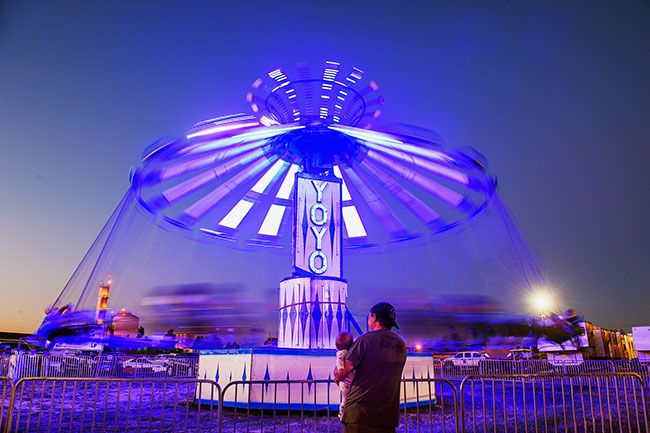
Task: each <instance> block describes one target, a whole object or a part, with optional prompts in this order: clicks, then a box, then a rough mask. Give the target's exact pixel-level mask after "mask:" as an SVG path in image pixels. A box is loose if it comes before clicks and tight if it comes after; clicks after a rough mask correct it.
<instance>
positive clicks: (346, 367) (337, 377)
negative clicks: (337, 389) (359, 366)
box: [334, 359, 354, 383]
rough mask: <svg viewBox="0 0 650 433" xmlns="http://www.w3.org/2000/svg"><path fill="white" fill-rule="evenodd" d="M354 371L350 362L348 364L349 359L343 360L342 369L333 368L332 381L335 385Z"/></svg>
mask: <svg viewBox="0 0 650 433" xmlns="http://www.w3.org/2000/svg"><path fill="white" fill-rule="evenodd" d="M352 370H354V365H352V362H350V360H349V359H346V360H345V363H344V364H343V368H335V369H334V381H335V382H336V383H338V382H340V381H342V380H345V378H346V377H348V375H349V374H350V373H351V372H352Z"/></svg>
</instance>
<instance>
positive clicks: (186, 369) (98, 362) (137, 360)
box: [0, 352, 199, 380]
mask: <svg viewBox="0 0 650 433" xmlns="http://www.w3.org/2000/svg"><path fill="white" fill-rule="evenodd" d="M0 361H1V362H0V366H2V371H0V373H1V374H0V376H7V377H11V378H12V379H13V380H18V379H20V378H22V377H142V378H144V377H151V378H155V377H188V378H193V377H196V374H197V371H198V362H199V360H198V356H166V357H163V356H150V355H128V354H113V353H110V354H105V353H102V354H98V355H94V354H79V355H70V354H57V353H49V354H43V353H36V354H32V353H28V352H19V353H14V354H11V355H10V356H4V357H3V358H2V360H0Z"/></svg>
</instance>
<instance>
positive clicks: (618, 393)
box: [0, 372, 649, 433]
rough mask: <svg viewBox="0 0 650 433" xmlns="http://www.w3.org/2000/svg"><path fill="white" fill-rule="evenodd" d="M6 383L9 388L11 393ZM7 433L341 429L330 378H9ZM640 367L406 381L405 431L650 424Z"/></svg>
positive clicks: (614, 428) (642, 428) (2, 422)
mask: <svg viewBox="0 0 650 433" xmlns="http://www.w3.org/2000/svg"><path fill="white" fill-rule="evenodd" d="M3 390H4V391H3ZM0 392H2V394H0V397H2V400H1V403H2V409H3V412H0V433H18V432H53V431H55V432H77V431H89V432H98V433H99V432H102V433H105V432H118V431H119V432H131V431H133V432H135V431H138V432H140V431H147V432H152V431H153V432H157V431H158V432H169V431H175V432H181V431H182V432H219V433H222V432H223V433H229V432H233V433H236V432H247V433H248V432H260V433H262V432H271V431H273V432H276V431H280V432H282V431H286V432H287V433H293V432H298V431H300V432H303V431H304V432H339V431H340V422H339V419H338V417H337V414H338V408H339V404H340V393H339V389H338V387H337V386H336V384H335V383H334V382H333V381H332V380H331V379H327V380H279V381H272V380H262V381H251V380H248V381H236V382H231V383H229V384H227V385H226V386H224V387H223V388H221V387H220V386H219V385H218V384H217V383H215V382H214V381H210V380H200V379H179V378H164V379H156V378H153V379H152V378H23V379H20V380H19V381H18V382H16V383H15V384H14V383H12V381H11V380H9V379H8V378H0ZM648 427H649V426H648V405H647V400H646V395H645V390H644V386H643V382H642V378H641V377H640V376H639V375H638V374H636V373H629V372H626V373H590V374H585V373H581V374H528V375H517V374H513V375H470V376H467V377H466V378H464V380H463V381H462V383H461V384H460V386H458V385H457V383H455V382H453V381H451V380H448V379H440V378H431V379H403V380H402V385H401V389H400V421H399V426H398V428H397V431H398V432H400V433H402V432H407V433H408V432H418V433H420V432H444V433H446V432H450V433H451V432H472V433H474V432H488V431H489V432H533V431H534V432H536V433H539V432H544V433H548V432H592V431H594V432H610V433H611V432H648V431H649V430H648Z"/></svg>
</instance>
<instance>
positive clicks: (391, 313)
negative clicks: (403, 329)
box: [370, 302, 399, 329]
mask: <svg viewBox="0 0 650 433" xmlns="http://www.w3.org/2000/svg"><path fill="white" fill-rule="evenodd" d="M370 314H374V315H375V317H376V318H377V320H378V321H379V323H381V324H382V325H384V326H385V327H387V328H388V329H390V328H397V329H399V326H397V322H395V317H396V316H397V313H396V312H395V307H393V306H392V305H390V304H389V303H388V302H380V303H378V304H375V305H374V306H373V307H372V308H371V309H370Z"/></svg>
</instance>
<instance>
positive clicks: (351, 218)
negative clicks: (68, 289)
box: [44, 61, 495, 404]
mask: <svg viewBox="0 0 650 433" xmlns="http://www.w3.org/2000/svg"><path fill="white" fill-rule="evenodd" d="M378 90H379V86H378V85H377V83H376V82H374V81H371V80H367V79H366V78H365V73H364V72H363V71H362V70H361V69H359V68H356V67H352V68H345V67H344V66H342V65H340V64H339V63H337V62H331V61H328V62H325V65H324V68H322V69H319V70H316V71H312V70H311V69H309V68H307V67H305V68H298V69H297V70H295V71H293V72H289V71H288V70H285V69H275V70H273V71H271V72H269V73H268V74H267V75H266V76H264V77H262V78H259V79H257V80H255V81H254V82H253V84H252V88H251V89H250V91H249V92H248V93H247V95H246V100H247V102H248V103H249V105H250V109H251V114H235V115H229V116H222V117H218V118H213V119H209V120H205V121H202V122H199V123H197V124H195V125H194V126H193V127H192V128H191V129H190V130H189V131H188V132H187V134H186V135H185V137H183V138H180V139H163V140H159V141H157V142H155V143H154V144H153V145H151V146H149V147H148V148H147V149H146V150H145V152H144V154H143V159H142V161H141V163H140V165H139V167H137V169H135V170H134V171H133V172H132V175H131V188H130V191H129V193H128V194H127V197H128V199H129V200H133V201H135V202H136V203H137V206H138V207H139V209H140V210H144V212H145V213H146V214H147V215H148V216H149V217H150V219H151V221H153V222H154V223H155V224H157V225H158V226H161V227H163V228H165V229H169V230H172V231H176V232H179V233H182V234H183V235H185V236H186V237H188V238H191V239H197V240H201V241H204V242H212V241H217V242H225V243H226V244H229V245H231V246H232V247H234V248H238V249H247V248H258V247H259V248H271V249H275V250H278V251H287V250H288V249H290V251H291V254H292V262H293V266H292V272H291V274H290V275H289V276H287V278H285V279H284V280H282V281H281V282H280V284H279V309H278V311H279V314H278V347H277V348H251V349H239V350H236V351H232V350H230V351H228V350H212V351H204V352H202V354H201V358H200V367H199V370H200V376H201V377H202V378H208V379H213V380H217V381H218V382H223V383H222V385H224V384H225V383H227V382H229V381H231V380H239V379H244V380H245V379H253V380H255V379H259V380H269V379H285V378H287V377H290V378H294V379H310V378H327V377H328V376H329V375H330V373H331V371H332V365H333V364H332V359H333V354H334V351H333V350H332V349H333V348H334V347H335V346H334V341H335V338H336V336H337V334H338V333H339V332H341V331H344V330H346V331H348V330H352V332H353V333H361V332H362V329H361V328H362V327H365V325H364V324H361V325H359V324H357V323H356V322H355V321H354V318H353V316H352V314H350V312H349V311H348V308H347V298H348V282H347V280H346V279H345V278H344V268H345V266H344V252H345V251H346V250H351V249H357V250H361V249H369V250H370V249H380V248H396V245H397V244H399V243H401V242H409V241H412V240H415V239H419V240H425V241H426V240H430V239H433V238H435V237H438V236H441V235H443V234H448V233H450V232H451V231H456V230H462V229H463V228H464V227H465V226H466V225H468V224H469V223H470V222H471V220H473V219H474V218H476V217H477V216H479V215H481V213H482V212H483V211H484V210H485V208H486V206H487V205H488V203H489V202H490V201H491V200H492V199H493V197H494V195H495V181H494V179H493V178H492V177H490V176H489V174H488V173H487V170H486V168H485V164H484V163H483V162H482V157H481V156H480V155H478V153H473V152H471V151H461V150H457V149H451V150H450V149H446V148H445V147H444V146H443V145H442V144H441V143H440V141H439V140H438V139H437V137H435V136H434V135H433V134H432V133H430V132H429V131H425V130H420V129H413V128H407V127H404V126H399V127H393V128H391V129H390V130H376V129H373V124H374V123H375V122H376V120H377V118H378V117H379V116H380V114H381V109H380V107H381V106H382V104H383V98H382V97H381V96H380V95H379V93H378ZM125 200H126V199H125ZM111 230H112V229H111ZM108 236H110V233H109V235H108ZM106 243H108V241H106ZM104 248H105V246H104ZM102 252H103V250H102ZM98 260H99V259H98ZM95 267H96V266H95ZM93 269H94V268H93ZM88 287H92V285H90V286H89V283H87V284H86V289H88ZM94 287H96V286H94ZM86 289H85V290H86ZM85 290H84V291H85ZM100 297H101V294H100ZM59 298H60V299H63V296H60V297H59ZM57 302H58V301H57ZM99 302H100V303H101V302H102V300H101V299H100V300H99ZM60 307H61V306H60V305H57V304H56V303H55V308H60ZM53 311H54V312H55V313H56V310H53ZM103 315H104V313H102V317H101V318H98V319H100V320H102V322H103V320H104V317H103ZM44 323H45V322H44ZM351 328H352V329H351ZM430 368H431V362H430V358H429V356H427V355H417V354H414V355H409V359H408V361H407V366H406V369H405V375H406V376H407V377H413V378H421V377H423V378H426V377H431V376H432V375H433V372H432V371H431V369H430ZM409 392H410V393H411V394H412V395H411V394H408V395H407V398H409V399H413V400H414V401H415V399H416V398H417V396H416V395H415V390H412V391H409ZM324 395H325V393H322V394H321V396H324ZM259 397H260V396H256V395H253V393H251V394H250V395H249V398H250V399H251V400H252V401H254V400H256V399H258V398H259ZM201 398H208V397H206V396H202V397H201ZM314 398H315V397H314ZM319 398H321V397H319ZM420 398H422V396H420ZM319 404H320V402H319Z"/></svg>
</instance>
